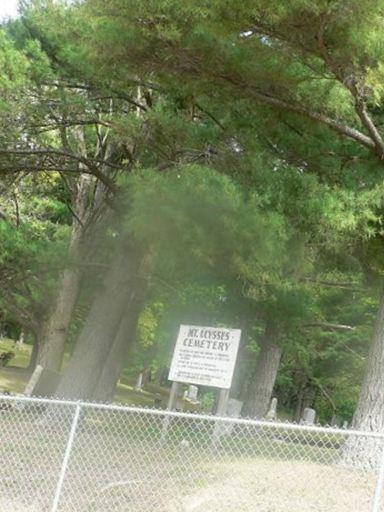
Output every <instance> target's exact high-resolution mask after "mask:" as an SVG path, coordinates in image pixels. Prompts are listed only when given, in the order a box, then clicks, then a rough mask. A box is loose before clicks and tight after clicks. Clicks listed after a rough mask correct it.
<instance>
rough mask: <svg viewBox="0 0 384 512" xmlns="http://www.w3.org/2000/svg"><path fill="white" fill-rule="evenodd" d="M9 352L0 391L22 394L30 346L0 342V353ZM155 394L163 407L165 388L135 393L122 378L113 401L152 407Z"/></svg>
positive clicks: (0, 370) (0, 371)
mask: <svg viewBox="0 0 384 512" xmlns="http://www.w3.org/2000/svg"><path fill="white" fill-rule="evenodd" d="M9 351H12V352H14V353H15V357H14V359H12V360H11V361H10V362H9V365H8V366H6V367H5V368H0V391H5V390H6V391H10V392H11V393H22V392H23V391H24V388H25V385H26V383H27V382H28V379H29V376H30V372H29V371H28V370H27V367H28V364H29V359H30V356H31V351H32V346H31V345H26V344H24V345H21V346H16V345H15V343H14V341H13V340H5V339H2V340H0V353H1V352H9ZM68 358H69V356H68V355H66V359H68ZM156 393H159V394H160V395H161V396H162V406H163V407H165V406H166V404H167V400H168V390H167V389H166V388H160V387H157V386H155V385H154V384H149V385H148V389H147V390H145V389H144V390H143V391H136V390H135V388H134V382H131V381H130V380H129V379H127V378H122V379H121V381H120V382H119V384H118V386H117V391H116V395H115V400H114V401H115V402H118V403H121V404H124V405H136V406H139V407H153V406H154V398H155V394H156Z"/></svg>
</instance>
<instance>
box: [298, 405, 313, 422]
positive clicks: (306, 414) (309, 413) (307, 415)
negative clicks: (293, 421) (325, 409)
mask: <svg viewBox="0 0 384 512" xmlns="http://www.w3.org/2000/svg"><path fill="white" fill-rule="evenodd" d="M315 419H316V411H315V409H311V408H310V407H306V408H305V409H304V411H303V416H302V418H301V423H302V424H303V425H313V424H314V423H315Z"/></svg>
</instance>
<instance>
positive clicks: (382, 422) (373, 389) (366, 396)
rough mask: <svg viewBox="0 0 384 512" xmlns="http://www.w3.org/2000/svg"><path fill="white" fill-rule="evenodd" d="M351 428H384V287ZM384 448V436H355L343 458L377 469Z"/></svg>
mask: <svg viewBox="0 0 384 512" xmlns="http://www.w3.org/2000/svg"><path fill="white" fill-rule="evenodd" d="M351 428H352V429H356V430H365V431H373V432H384V290H382V292H381V296H380V306H379V311H378V314H377V317H376V321H375V327H374V331H373V338H372V342H371V347H370V351H369V355H368V360H367V366H366V369H365V375H364V380H363V385H362V387H361V391H360V396H359V401H358V404H357V407H356V411H355V414H354V416H353V420H352V425H351ZM382 450H383V443H382V441H381V440H377V439H372V438H364V437H360V438H357V437H352V438H350V439H349V441H348V442H347V444H346V446H345V449H344V455H343V461H344V462H347V463H350V464H352V465H354V466H358V467H362V466H363V467H365V468H372V469H376V468H377V467H378V465H379V462H380V457H381V453H382Z"/></svg>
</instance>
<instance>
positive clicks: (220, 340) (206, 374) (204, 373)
mask: <svg viewBox="0 0 384 512" xmlns="http://www.w3.org/2000/svg"><path fill="white" fill-rule="evenodd" d="M240 335H241V330H240V329H222V328H221V327H218V328H216V327H199V326H195V325H181V326H180V331H179V336H178V338H177V342H176V345H175V350H174V352H173V359H172V364H171V369H170V371H169V376H168V379H169V380H173V381H176V382H186V383H188V384H197V385H201V386H213V387H217V388H225V389H229V388H230V387H231V382H232V375H233V370H234V368H235V363H236V356H237V351H238V348H239V343H240Z"/></svg>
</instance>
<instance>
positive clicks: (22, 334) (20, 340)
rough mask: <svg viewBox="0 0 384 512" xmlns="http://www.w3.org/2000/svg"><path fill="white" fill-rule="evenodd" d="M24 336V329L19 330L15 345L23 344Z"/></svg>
mask: <svg viewBox="0 0 384 512" xmlns="http://www.w3.org/2000/svg"><path fill="white" fill-rule="evenodd" d="M24 338H25V334H24V331H21V332H20V336H19V339H18V340H17V341H16V345H17V346H21V345H23V344H24Z"/></svg>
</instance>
